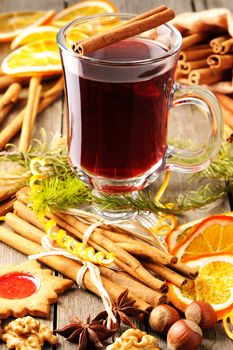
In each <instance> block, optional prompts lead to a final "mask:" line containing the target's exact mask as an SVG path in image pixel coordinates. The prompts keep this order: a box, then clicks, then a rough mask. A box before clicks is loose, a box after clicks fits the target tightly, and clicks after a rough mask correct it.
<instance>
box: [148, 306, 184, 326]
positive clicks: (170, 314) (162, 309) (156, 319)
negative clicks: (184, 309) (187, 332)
mask: <svg viewBox="0 0 233 350" xmlns="http://www.w3.org/2000/svg"><path fill="white" fill-rule="evenodd" d="M179 319H180V315H179V314H178V312H177V311H176V310H175V309H174V308H173V307H171V306H169V305H166V304H163V305H158V306H156V307H155V308H154V309H153V310H152V312H151V314H150V317H149V324H150V326H151V328H152V329H153V330H154V331H155V332H158V333H167V332H168V330H169V329H170V327H171V326H172V325H173V323H175V322H176V321H178V320H179Z"/></svg>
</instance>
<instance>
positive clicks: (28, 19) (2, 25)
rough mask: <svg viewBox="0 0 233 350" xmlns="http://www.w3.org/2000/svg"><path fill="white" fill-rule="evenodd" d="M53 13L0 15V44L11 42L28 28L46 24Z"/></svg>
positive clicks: (22, 12) (50, 11)
mask: <svg viewBox="0 0 233 350" xmlns="http://www.w3.org/2000/svg"><path fill="white" fill-rule="evenodd" d="M54 14H55V11H54V10H49V11H17V12H6V13H2V14H0V42H3V41H5V42H8V41H12V39H13V38H14V37H16V36H17V35H19V34H20V33H21V32H22V31H23V30H25V29H26V28H29V27H32V26H33V27H34V26H39V25H41V24H46V23H48V22H49V21H50V20H51V18H52V17H53V16H54Z"/></svg>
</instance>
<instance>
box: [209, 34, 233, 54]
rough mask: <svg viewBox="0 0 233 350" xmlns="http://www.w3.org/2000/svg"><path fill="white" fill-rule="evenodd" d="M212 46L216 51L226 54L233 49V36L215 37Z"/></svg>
mask: <svg viewBox="0 0 233 350" xmlns="http://www.w3.org/2000/svg"><path fill="white" fill-rule="evenodd" d="M210 46H211V47H212V48H213V52H214V53H219V54H221V55H225V54H226V53H228V52H230V51H232V50H233V38H230V37H229V35H227V36H221V37H218V38H215V39H213V40H211V42H210Z"/></svg>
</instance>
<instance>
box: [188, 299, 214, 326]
mask: <svg viewBox="0 0 233 350" xmlns="http://www.w3.org/2000/svg"><path fill="white" fill-rule="evenodd" d="M185 317H186V319H187V320H190V321H193V322H195V323H197V324H198V325H199V327H201V329H204V330H205V329H210V328H212V327H213V326H214V325H215V324H216V322H217V315H216V312H215V311H214V309H213V307H212V306H211V305H210V304H209V303H207V302H205V301H201V300H197V301H194V302H193V303H191V304H190V305H189V306H188V307H187V308H186V310H185Z"/></svg>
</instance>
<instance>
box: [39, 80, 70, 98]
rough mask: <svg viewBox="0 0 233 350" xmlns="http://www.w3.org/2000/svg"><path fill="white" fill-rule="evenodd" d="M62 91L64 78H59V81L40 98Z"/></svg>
mask: <svg viewBox="0 0 233 350" xmlns="http://www.w3.org/2000/svg"><path fill="white" fill-rule="evenodd" d="M63 89H64V77H63V76H61V78H60V79H58V81H57V82H56V83H55V84H54V85H53V87H52V88H51V89H49V90H47V91H45V92H44V93H42V94H41V96H42V97H51V96H52V95H54V94H57V93H58V92H61V91H62V90H63Z"/></svg>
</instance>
